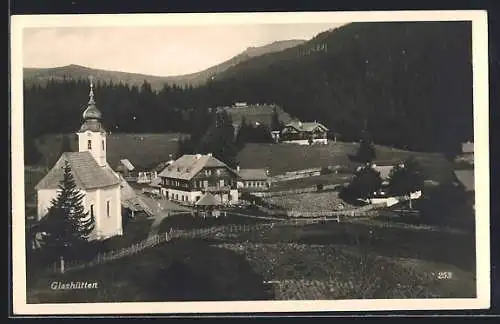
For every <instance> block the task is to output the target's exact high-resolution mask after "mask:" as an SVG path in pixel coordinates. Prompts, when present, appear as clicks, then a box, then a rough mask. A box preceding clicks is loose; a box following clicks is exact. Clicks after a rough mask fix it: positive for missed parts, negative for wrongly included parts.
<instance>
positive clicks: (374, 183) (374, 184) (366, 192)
mask: <svg viewBox="0 0 500 324" xmlns="http://www.w3.org/2000/svg"><path fill="white" fill-rule="evenodd" d="M381 186H382V178H381V177H380V173H379V172H378V171H377V170H375V169H373V168H372V167H371V166H370V165H364V166H362V167H360V168H359V169H358V170H357V171H356V173H355V175H354V178H353V179H352V180H351V182H350V183H349V185H348V186H347V188H346V189H345V190H344V192H343V193H342V195H343V196H344V197H345V198H347V199H348V200H353V201H354V200H356V199H358V198H362V199H367V198H368V199H369V198H370V197H371V196H372V195H373V193H374V192H376V191H377V190H379V189H380V187H381Z"/></svg>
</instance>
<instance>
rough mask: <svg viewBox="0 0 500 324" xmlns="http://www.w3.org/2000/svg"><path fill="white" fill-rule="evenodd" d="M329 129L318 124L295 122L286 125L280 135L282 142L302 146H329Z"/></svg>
mask: <svg viewBox="0 0 500 324" xmlns="http://www.w3.org/2000/svg"><path fill="white" fill-rule="evenodd" d="M327 133H328V128H326V127H325V126H324V125H323V124H321V123H318V122H305V123H303V122H301V121H293V122H291V123H288V124H286V125H285V127H284V128H283V129H282V130H281V132H280V134H279V138H280V141H281V142H284V143H294V144H300V145H310V144H327V143H328V139H327Z"/></svg>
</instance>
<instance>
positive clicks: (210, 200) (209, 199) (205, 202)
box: [196, 192, 219, 206]
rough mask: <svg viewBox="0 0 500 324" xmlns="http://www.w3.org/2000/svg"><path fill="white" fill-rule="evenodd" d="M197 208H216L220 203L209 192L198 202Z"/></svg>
mask: <svg viewBox="0 0 500 324" xmlns="http://www.w3.org/2000/svg"><path fill="white" fill-rule="evenodd" d="M196 205H197V206H215V205H219V201H218V200H217V199H216V198H215V196H214V195H212V194H211V193H209V192H207V193H205V194H204V195H203V196H202V197H201V198H200V200H198V201H197V202H196Z"/></svg>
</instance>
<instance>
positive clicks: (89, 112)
mask: <svg viewBox="0 0 500 324" xmlns="http://www.w3.org/2000/svg"><path fill="white" fill-rule="evenodd" d="M101 118H102V114H101V112H100V111H99V109H97V106H96V103H95V99H94V84H93V82H92V77H90V92H89V102H88V105H87V109H85V111H84V112H83V120H84V122H83V125H82V127H81V128H80V131H81V132H82V131H86V130H92V131H94V132H105V130H104V128H103V127H102V125H101Z"/></svg>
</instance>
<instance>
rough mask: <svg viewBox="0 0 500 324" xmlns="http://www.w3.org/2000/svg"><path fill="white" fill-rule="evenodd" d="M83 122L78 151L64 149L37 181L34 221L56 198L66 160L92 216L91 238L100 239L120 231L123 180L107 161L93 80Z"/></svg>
mask: <svg viewBox="0 0 500 324" xmlns="http://www.w3.org/2000/svg"><path fill="white" fill-rule="evenodd" d="M89 97H90V98H89V102H88V106H87V109H86V110H85V111H84V112H83V124H82V126H81V127H80V129H79V131H78V132H77V135H78V152H65V153H63V154H62V155H61V157H60V158H59V160H58V161H57V162H56V164H55V165H54V166H53V167H52V169H51V170H50V171H49V172H48V173H47V175H45V177H44V178H43V179H42V180H40V182H39V183H38V184H37V185H36V187H35V189H36V192H37V220H40V219H41V218H42V217H44V216H45V215H46V214H47V211H48V209H49V208H50V206H51V201H52V199H54V198H56V197H57V193H58V186H59V183H60V181H61V180H62V178H63V172H64V171H63V167H64V164H65V162H66V161H68V162H69V164H70V166H71V170H72V173H73V177H74V179H75V182H76V185H77V187H78V188H79V189H80V190H81V191H82V193H84V198H83V205H84V207H85V209H86V211H88V212H89V213H90V214H91V215H93V216H94V218H95V226H94V233H93V235H91V237H90V239H91V240H102V239H106V238H109V237H112V236H116V235H122V234H123V228H122V226H123V225H122V197H121V196H122V188H123V187H124V185H127V184H126V182H125V181H124V180H123V179H122V178H121V177H120V176H119V175H118V174H117V173H115V172H114V171H113V170H112V169H111V168H110V166H109V165H108V162H107V160H106V149H107V147H106V131H105V129H104V128H103V126H102V124H101V117H102V115H101V112H100V111H99V110H98V109H97V107H96V103H95V100H94V91H93V84H92V80H91V82H90V94H89Z"/></svg>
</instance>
